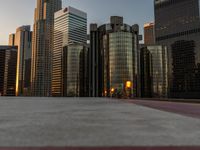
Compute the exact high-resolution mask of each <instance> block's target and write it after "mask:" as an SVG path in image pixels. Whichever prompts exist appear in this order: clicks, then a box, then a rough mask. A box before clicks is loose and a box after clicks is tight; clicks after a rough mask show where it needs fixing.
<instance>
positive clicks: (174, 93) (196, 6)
mask: <svg viewBox="0 0 200 150" xmlns="http://www.w3.org/2000/svg"><path fill="white" fill-rule="evenodd" d="M154 3H155V35H156V44H161V45H166V46H167V47H168V50H169V86H170V97H175V98H200V87H199V85H200V78H198V73H199V67H198V65H199V63H200V1H199V0H164V1H163V0H154Z"/></svg>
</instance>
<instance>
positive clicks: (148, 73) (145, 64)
mask: <svg viewBox="0 0 200 150" xmlns="http://www.w3.org/2000/svg"><path fill="white" fill-rule="evenodd" d="M140 71H141V73H140V75H141V97H148V98H149V97H152V80H153V79H152V61H151V53H150V51H149V50H148V49H147V47H142V48H141V49H140Z"/></svg>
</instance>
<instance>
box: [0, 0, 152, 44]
mask: <svg viewBox="0 0 200 150" xmlns="http://www.w3.org/2000/svg"><path fill="white" fill-rule="evenodd" d="M1 1H2V2H1V5H0V20H1V23H0V45H3V44H4V45H5V44H7V43H8V35H9V33H14V32H15V30H16V28H17V27H19V26H21V25H31V26H32V24H33V16H34V8H35V6H36V0H1ZM69 5H70V6H72V7H75V8H78V9H80V10H83V11H85V12H87V14H88V23H94V22H95V23H96V22H97V23H99V24H103V23H107V22H109V18H110V16H111V15H119V16H123V17H124V21H125V23H128V24H130V25H132V24H135V23H138V24H139V25H140V27H141V29H142V26H143V24H144V23H146V22H149V21H153V20H154V16H153V14H154V13H153V0H63V6H69ZM140 32H141V33H143V31H142V30H141V31H140Z"/></svg>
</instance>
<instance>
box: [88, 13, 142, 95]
mask: <svg viewBox="0 0 200 150" xmlns="http://www.w3.org/2000/svg"><path fill="white" fill-rule="evenodd" d="M138 33H139V27H138V25H133V26H129V25H127V24H124V23H123V18H122V17H118V16H112V17H111V19H110V23H109V24H104V25H102V26H100V27H98V26H97V24H91V26H90V50H89V66H90V67H89V69H90V71H89V80H90V81H89V90H90V96H94V97H96V96H97V97H98V96H122V95H124V94H125V92H129V95H131V96H133V97H135V96H138V95H139V93H138V92H139V91H138V90H137V89H138V88H137V87H138V85H139V84H138V74H139V72H138V68H139V67H138V65H139V63H138V61H139V60H138V59H137V58H138V43H139V42H138ZM128 81H129V83H131V84H129V85H130V87H129V89H127V90H128V91H126V87H125V86H126V82H128Z"/></svg>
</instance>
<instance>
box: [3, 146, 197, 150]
mask: <svg viewBox="0 0 200 150" xmlns="http://www.w3.org/2000/svg"><path fill="white" fill-rule="evenodd" d="M0 150H200V146H199V147H187V146H185V147H184V146H182V147H29V148H25V147H21V148H20V147H18V148H8V147H7V148H0Z"/></svg>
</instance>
